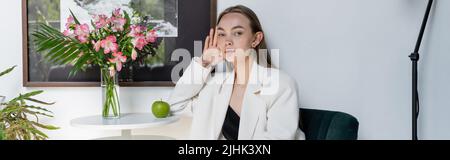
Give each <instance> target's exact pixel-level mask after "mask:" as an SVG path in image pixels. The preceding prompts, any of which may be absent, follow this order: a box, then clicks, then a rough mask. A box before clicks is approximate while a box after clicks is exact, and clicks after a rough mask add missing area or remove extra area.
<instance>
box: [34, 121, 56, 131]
mask: <svg viewBox="0 0 450 160" xmlns="http://www.w3.org/2000/svg"><path fill="white" fill-rule="evenodd" d="M31 123H32V124H33V125H35V126H38V127H41V128H44V129H48V130H56V129H59V127H56V126H52V125H44V124H40V123H37V122H31Z"/></svg>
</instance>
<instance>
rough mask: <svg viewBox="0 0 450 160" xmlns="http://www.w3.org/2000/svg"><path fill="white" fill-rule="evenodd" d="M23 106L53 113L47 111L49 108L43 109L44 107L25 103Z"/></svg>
mask: <svg viewBox="0 0 450 160" xmlns="http://www.w3.org/2000/svg"><path fill="white" fill-rule="evenodd" d="M25 108H32V109H37V110H41V111H46V112H49V113H53V112H52V111H49V110H47V109H45V108H42V107H37V106H32V105H25Z"/></svg>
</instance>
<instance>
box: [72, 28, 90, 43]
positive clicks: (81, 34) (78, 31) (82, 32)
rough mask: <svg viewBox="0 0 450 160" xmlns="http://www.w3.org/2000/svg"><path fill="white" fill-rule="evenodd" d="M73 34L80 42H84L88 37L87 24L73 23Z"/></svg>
mask: <svg viewBox="0 0 450 160" xmlns="http://www.w3.org/2000/svg"><path fill="white" fill-rule="evenodd" d="M74 34H75V35H76V36H77V39H78V40H79V41H80V42H81V43H85V42H87V40H88V37H89V26H88V25H87V24H82V25H75V32H74Z"/></svg>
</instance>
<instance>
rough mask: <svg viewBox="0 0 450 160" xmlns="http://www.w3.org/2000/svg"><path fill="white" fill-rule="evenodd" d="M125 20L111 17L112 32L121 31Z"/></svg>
mask: <svg viewBox="0 0 450 160" xmlns="http://www.w3.org/2000/svg"><path fill="white" fill-rule="evenodd" d="M126 22H127V20H126V19H125V18H117V17H111V24H112V31H113V32H117V31H123V26H124V25H125V23H126Z"/></svg>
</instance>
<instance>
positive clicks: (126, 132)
mask: <svg viewBox="0 0 450 160" xmlns="http://www.w3.org/2000/svg"><path fill="white" fill-rule="evenodd" d="M121 132H122V136H123V137H131V129H124V130H122V131H121Z"/></svg>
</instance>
